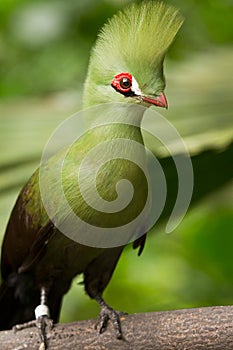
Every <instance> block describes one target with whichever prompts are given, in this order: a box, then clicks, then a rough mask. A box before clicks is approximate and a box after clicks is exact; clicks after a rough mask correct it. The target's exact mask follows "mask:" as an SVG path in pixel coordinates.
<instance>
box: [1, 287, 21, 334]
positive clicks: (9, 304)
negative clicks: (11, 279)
mask: <svg viewBox="0 0 233 350" xmlns="http://www.w3.org/2000/svg"><path fill="white" fill-rule="evenodd" d="M0 310H1V311H0V330H5V329H10V328H12V327H13V326H14V325H15V324H18V323H23V322H24V319H25V317H24V314H25V310H24V305H22V304H21V303H20V302H19V300H18V299H17V298H16V297H15V288H12V287H9V286H8V284H7V282H6V281H3V282H2V284H1V286H0Z"/></svg>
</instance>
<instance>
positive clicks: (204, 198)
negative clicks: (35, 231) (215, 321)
mask: <svg viewBox="0 0 233 350" xmlns="http://www.w3.org/2000/svg"><path fill="white" fill-rule="evenodd" d="M167 2H168V3H171V4H174V5H176V6H177V7H179V8H180V10H181V12H182V13H183V14H184V16H185V18H186V20H185V23H184V25H183V28H182V30H181V31H180V33H179V35H178V37H177V39H176V41H175V43H174V44H173V46H172V48H171V49H170V51H169V54H168V57H167V60H166V64H165V73H166V77H167V88H166V95H167V97H168V100H169V105H170V107H169V110H168V111H165V112H162V113H163V115H164V116H166V118H168V119H169V120H170V121H171V122H172V123H173V124H174V125H175V127H176V128H177V129H178V131H179V132H180V134H181V135H182V137H183V138H184V140H185V142H186V144H187V146H188V148H189V151H190V154H191V156H192V159H193V164H194V175H195V187H194V197H193V202H192V203H191V207H190V209H189V211H188V213H187V215H186V217H185V219H184V220H183V222H182V223H181V224H180V225H179V227H178V228H177V229H176V230H175V231H174V232H173V233H172V234H169V235H168V234H165V230H164V227H165V226H164V223H166V213H165V215H164V219H165V220H164V222H162V221H161V223H160V224H158V225H157V226H156V227H155V228H154V229H153V231H152V232H150V234H149V237H148V241H147V244H146V247H145V250H144V252H143V254H142V256H141V257H140V258H138V257H137V254H136V252H135V251H133V250H132V249H131V246H129V247H127V249H126V250H125V252H124V254H123V256H122V258H121V260H120V262H119V264H118V266H117V269H116V271H115V274H114V276H113V279H112V281H111V283H110V285H109V286H108V288H107V290H106V293H105V295H106V300H107V301H108V302H109V303H110V304H111V305H112V306H113V307H115V308H117V309H121V310H124V311H127V312H129V313H134V312H144V311H155V310H169V309H177V308H186V307H197V306H207V305H226V304H232V303H233V294H232V290H233V215H232V214H233V207H232V204H233V198H232V193H233V191H232V189H233V186H232V170H233V167H232V139H233V121H232V106H233V102H232V101H233V96H232V95H233V79H232V76H233V66H232V62H233V48H232V41H233V26H232V23H233V2H232V1H231V0H206V1H202V0H187V1H182V0H176V1H169V0H168V1H167ZM128 3H130V1H126V0H111V1H110V0H109V1H107V0H105V1H102V0H86V1H79V0H69V1H65V0H59V1H58V0H47V1H45V0H43V1H42V0H34V1H31V0H5V1H2V2H0V98H1V103H0V122H1V123H0V147H1V157H0V195H1V197H0V198H1V200H0V235H1V236H3V234H4V230H5V226H6V223H7V220H8V217H9V214H10V211H11V209H12V206H13V204H14V202H15V199H16V197H17V194H18V193H19V191H20V188H21V187H22V185H23V184H24V182H25V181H26V180H27V179H28V178H29V177H30V175H31V174H32V172H33V171H34V170H35V169H36V167H37V166H38V164H39V162H40V156H41V152H42V150H43V147H44V145H45V143H46V140H47V139H48V138H49V136H50V134H51V132H52V131H53V130H54V128H56V126H58V125H59V123H60V122H61V121H62V120H64V119H66V118H67V117H69V116H70V115H71V114H72V113H74V112H76V111H77V110H78V109H80V106H81V95H82V87H83V82H84V79H85V74H86V71H87V65H88V57H89V53H90V49H91V46H92V44H93V43H94V41H95V38H96V34H97V32H98V30H99V29H100V27H101V25H102V24H103V23H104V22H105V21H106V19H107V18H108V17H109V16H111V15H112V14H114V13H115V12H116V11H117V10H118V9H121V8H123V7H124V6H125V5H127V4H128ZM159 112H161V111H159ZM152 147H153V145H152ZM154 150H155V153H157V154H159V155H160V156H161V157H162V160H161V164H164V166H165V167H166V166H167V171H168V173H167V174H166V176H167V178H168V179H171V180H170V184H171V187H172V188H173V185H172V184H173V181H174V187H175V186H176V185H175V182H176V176H174V180H173V174H174V170H170V168H171V167H170V165H169V164H170V163H169V159H168V158H167V155H165V154H164V153H163V150H160V149H159V148H158V149H156V146H155V145H154ZM163 162H164V163H163ZM168 194H169V193H168ZM81 280H82V279H81V278H78V279H76V280H75V281H74V285H73V287H72V289H71V290H70V292H69V293H68V294H67V296H66V297H65V299H64V304H63V309H62V314H61V321H63V322H68V321H73V320H77V319H86V318H90V317H96V315H97V312H98V307H97V305H96V303H95V302H93V301H91V300H89V298H88V297H87V296H86V295H85V294H84V292H83V287H82V286H80V285H77V283H78V282H80V281H81Z"/></svg>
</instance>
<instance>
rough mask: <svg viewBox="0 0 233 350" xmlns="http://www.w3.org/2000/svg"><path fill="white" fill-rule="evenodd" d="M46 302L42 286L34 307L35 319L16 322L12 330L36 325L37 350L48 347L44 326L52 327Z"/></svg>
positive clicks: (44, 349) (45, 292) (45, 291)
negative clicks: (20, 322) (38, 339)
mask: <svg viewBox="0 0 233 350" xmlns="http://www.w3.org/2000/svg"><path fill="white" fill-rule="evenodd" d="M46 304H47V290H46V289H45V288H44V287H42V288H41V294H40V305H38V306H37V307H36V309H35V317H36V319H35V320H33V321H30V322H26V323H23V324H17V325H16V326H14V327H13V329H14V331H18V330H21V329H25V328H29V327H35V326H36V327H37V328H38V330H39V336H40V341H41V344H40V347H39V350H46V349H47V348H48V340H47V334H46V333H47V332H46V327H49V329H52V327H53V320H51V319H50V314H49V308H48V306H47V305H46Z"/></svg>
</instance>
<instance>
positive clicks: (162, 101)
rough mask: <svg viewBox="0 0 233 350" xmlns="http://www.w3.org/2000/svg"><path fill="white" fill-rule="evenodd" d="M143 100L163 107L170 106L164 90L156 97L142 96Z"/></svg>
mask: <svg viewBox="0 0 233 350" xmlns="http://www.w3.org/2000/svg"><path fill="white" fill-rule="evenodd" d="M142 101H143V102H146V103H150V104H152V105H155V106H158V107H163V108H166V109H167V108H168V103H167V99H166V96H165V94H164V92H162V93H161V95H159V96H156V97H146V96H142Z"/></svg>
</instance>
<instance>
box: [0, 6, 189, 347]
mask: <svg viewBox="0 0 233 350" xmlns="http://www.w3.org/2000/svg"><path fill="white" fill-rule="evenodd" d="M182 22H183V19H182V16H181V15H180V13H179V11H178V10H177V9H175V8H173V7H172V6H169V5H166V4H164V3H160V2H155V1H144V2H142V3H141V4H133V5H131V6H129V7H128V8H126V9H125V10H124V11H122V12H119V13H118V14H116V15H115V16H113V18H111V19H110V20H109V21H108V22H107V23H106V24H105V25H104V27H103V28H102V30H101V32H100V33H99V36H98V38H97V42H96V44H95V46H94V48H93V50H92V52H91V57H90V63H89V69H88V73H87V78H86V82H85V87H84V102H83V105H84V107H85V108H87V112H85V113H84V114H85V118H86V120H88V122H89V126H88V130H87V131H86V132H85V133H84V135H82V136H81V137H79V138H78V139H77V140H76V141H75V142H73V143H72V144H71V145H69V147H68V148H64V149H61V150H60V151H59V152H58V153H57V154H55V155H53V156H51V157H50V158H48V159H46V160H45V162H44V163H43V164H42V165H41V167H40V168H39V169H38V170H37V171H36V172H35V173H34V174H33V175H32V177H31V178H30V180H29V181H28V182H27V184H26V185H25V186H24V188H23V189H22V191H21V193H20V195H19V197H18V199H17V201H16V204H15V206H14V208H13V211H12V213H11V216H10V219H9V222H8V226H7V229H6V233H5V237H4V240H3V245H2V255H1V273H2V284H1V287H0V309H1V315H0V329H9V328H11V327H13V326H15V327H16V329H21V328H22V327H24V325H23V324H26V325H30V324H32V323H35V324H36V325H37V326H38V328H39V330H40V337H41V343H42V344H44V347H46V342H47V341H46V327H47V326H52V324H53V322H57V321H58V318H59V312H60V308H61V303H62V298H63V296H64V294H65V293H66V292H67V291H68V290H69V288H70V285H71V282H72V279H73V278H74V277H75V276H76V275H78V274H83V275H84V286H85V290H86V292H87V294H88V295H89V296H90V297H91V298H93V299H95V300H96V301H97V302H98V303H99V305H100V308H101V311H100V316H99V331H100V333H102V332H103V331H104V330H105V329H106V325H107V323H108V321H109V320H111V321H112V322H113V325H114V328H115V330H116V335H117V338H122V330H121V324H120V318H119V312H117V311H115V310H113V309H112V308H111V307H110V306H109V305H108V304H107V303H106V302H105V301H104V299H103V297H102V294H103V292H104V290H105V288H106V286H107V284H108V283H109V280H110V279H111V276H112V273H113V271H114V269H115V267H116V264H117V262H118V259H119V257H120V255H121V253H122V250H123V248H124V246H125V245H126V244H127V243H128V242H130V241H134V243H133V247H134V248H139V255H140V254H141V252H142V250H143V247H144V244H145V237H146V230H147V224H146V223H147V221H148V216H149V211H150V203H149V202H150V200H149V201H148V203H147V199H148V197H150V185H149V183H148V178H147V176H146V175H145V174H146V154H145V150H144V147H143V138H142V134H141V129H140V123H141V120H142V117H143V113H144V112H145V110H146V108H147V107H150V106H151V105H154V106H159V107H164V108H167V101H166V97H165V94H164V88H165V79H164V74H163V61H164V57H165V54H166V52H167V50H168V48H169V46H170V44H171V43H172V41H173V39H174V37H175V35H176V34H177V32H178V30H179V28H180V27H181V25H182ZM97 105H98V107H96V106H97ZM134 160H135V161H134ZM96 169H97V170H98V171H97V170H96ZM77 174H79V177H77ZM93 181H94V182H93ZM130 184H131V185H130ZM118 185H119V186H118ZM61 189H62V193H63V195H61V194H60V190H61ZM132 189H133V190H132ZM147 204H148V205H147ZM141 212H143V215H142V217H141V218H140V220H138V221H137V220H136V219H137V217H138V216H139V215H140V213H141ZM77 218H78V221H76V219H77ZM131 223H132V224H131ZM33 320H35V321H33ZM30 321H32V322H30Z"/></svg>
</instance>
